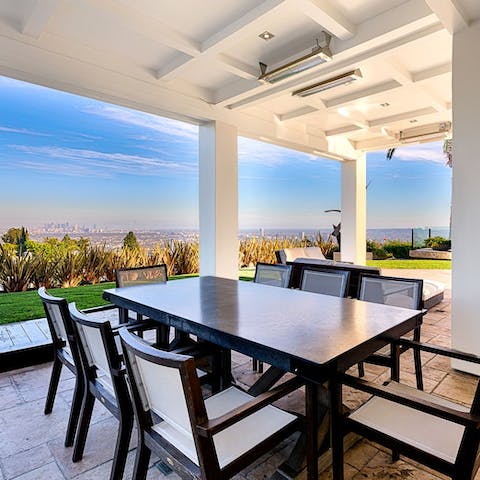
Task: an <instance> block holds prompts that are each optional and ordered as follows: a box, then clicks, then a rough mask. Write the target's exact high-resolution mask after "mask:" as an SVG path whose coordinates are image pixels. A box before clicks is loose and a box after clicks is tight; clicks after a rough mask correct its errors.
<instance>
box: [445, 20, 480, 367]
mask: <svg viewBox="0 0 480 480" xmlns="http://www.w3.org/2000/svg"><path fill="white" fill-rule="evenodd" d="M478 45H480V24H479V23H478V22H477V23H476V24H474V25H473V26H471V27H470V28H467V29H464V30H462V31H460V32H459V33H457V34H455V35H454V37H453V71H452V74H453V138H454V149H453V192H452V261H453V263H452V346H453V347H454V348H457V349H459V350H465V351H467V352H471V353H474V354H477V355H479V354H480V342H479V339H480V321H479V318H480V312H479V304H478V298H479V293H480V281H479V277H480V256H479V254H478V242H479V239H480V210H479V208H478V207H479V205H480V188H479V185H480V158H479V156H480V134H479V125H480V122H479V115H480V94H479V91H480V55H478V53H477V50H476V49H477V47H478ZM452 366H453V367H454V368H459V369H461V370H466V371H469V372H472V373H476V374H480V366H479V365H476V366H474V367H472V366H471V364H466V363H463V362H458V361H453V362H452Z"/></svg>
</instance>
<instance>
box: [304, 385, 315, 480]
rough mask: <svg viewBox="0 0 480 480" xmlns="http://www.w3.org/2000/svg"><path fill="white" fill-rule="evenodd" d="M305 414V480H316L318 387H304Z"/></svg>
mask: <svg viewBox="0 0 480 480" xmlns="http://www.w3.org/2000/svg"><path fill="white" fill-rule="evenodd" d="M305 399H306V402H305V413H306V421H307V479H308V480H318V438H317V430H318V415H317V408H318V386H317V385H315V384H312V383H307V384H306V385H305Z"/></svg>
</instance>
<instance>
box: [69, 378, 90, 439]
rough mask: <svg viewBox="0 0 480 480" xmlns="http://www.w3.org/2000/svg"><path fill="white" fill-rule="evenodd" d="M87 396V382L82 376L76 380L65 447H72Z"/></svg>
mask: <svg viewBox="0 0 480 480" xmlns="http://www.w3.org/2000/svg"><path fill="white" fill-rule="evenodd" d="M84 396H85V382H84V381H83V378H82V377H81V376H80V375H77V378H76V379H75V389H74V391H73V398H72V406H71V408H70V417H69V419H68V427H67V434H66V435H65V446H66V447H71V446H72V445H73V442H74V440H75V432H76V431H77V425H78V419H79V417H80V412H81V409H82V402H83V397H84Z"/></svg>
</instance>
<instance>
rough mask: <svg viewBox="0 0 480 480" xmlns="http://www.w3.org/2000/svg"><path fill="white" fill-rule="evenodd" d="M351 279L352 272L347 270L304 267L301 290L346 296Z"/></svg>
mask: <svg viewBox="0 0 480 480" xmlns="http://www.w3.org/2000/svg"><path fill="white" fill-rule="evenodd" d="M349 279H350V272H347V271H345V270H337V271H332V270H322V269H313V268H304V269H303V270H302V280H301V283H300V290H304V291H306V292H313V293H321V294H322V295H332V296H335V297H345V296H346V295H347V291H348V282H349Z"/></svg>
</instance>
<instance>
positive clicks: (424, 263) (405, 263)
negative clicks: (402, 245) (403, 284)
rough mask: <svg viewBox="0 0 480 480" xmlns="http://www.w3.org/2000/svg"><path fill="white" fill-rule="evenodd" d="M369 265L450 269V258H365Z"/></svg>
mask: <svg viewBox="0 0 480 480" xmlns="http://www.w3.org/2000/svg"><path fill="white" fill-rule="evenodd" d="M367 265H368V266H369V267H378V268H409V269H426V270H451V269H452V261H451V260H417V259H408V260H367Z"/></svg>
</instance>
